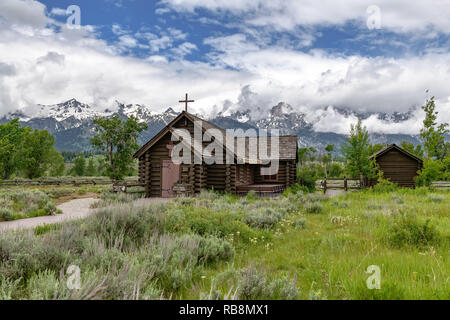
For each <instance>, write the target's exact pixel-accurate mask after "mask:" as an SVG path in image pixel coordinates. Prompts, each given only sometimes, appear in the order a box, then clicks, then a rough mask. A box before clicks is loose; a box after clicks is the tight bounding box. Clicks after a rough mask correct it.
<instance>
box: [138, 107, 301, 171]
mask: <svg viewBox="0 0 450 320" xmlns="http://www.w3.org/2000/svg"><path fill="white" fill-rule="evenodd" d="M183 116H186V118H188V119H189V120H191V121H192V122H194V124H195V122H196V121H201V123H202V130H203V131H206V130H208V129H217V130H219V131H220V132H221V133H222V134H223V137H224V140H226V130H224V129H222V128H220V127H218V126H216V125H215V124H213V123H211V122H209V121H206V120H203V119H201V118H199V117H197V116H195V115H193V114H191V113H189V112H186V111H183V112H182V113H180V114H179V115H178V116H177V117H176V118H175V119H174V120H172V121H171V122H170V123H169V124H168V125H167V126H166V127H165V128H164V129H162V130H161V131H160V132H159V133H158V134H156V135H155V136H154V137H153V138H152V139H151V140H150V141H148V142H147V143H146V144H144V145H143V146H142V148H140V149H139V150H138V151H137V152H136V153H135V154H134V157H135V158H138V157H140V156H141V155H142V154H143V153H144V152H146V151H147V150H148V149H150V148H151V146H152V145H154V144H155V143H156V142H157V141H158V140H159V139H161V138H162V137H163V136H164V135H165V134H166V133H167V132H171V131H172V130H173V128H172V126H173V125H174V124H175V123H176V122H178V121H179V120H180V119H181V118H182V117H183ZM259 139H260V137H258V136H255V137H234V152H233V154H234V156H235V157H236V158H238V157H239V158H241V155H240V154H239V155H237V152H236V150H237V146H238V145H239V143H242V140H245V155H244V156H243V157H242V159H241V160H243V162H244V163H249V162H251V160H257V162H261V160H267V159H259V158H258V157H257V154H255V152H254V151H255V150H254V148H250V143H256V145H259ZM278 139H279V140H278V141H279V157H278V159H279V160H295V159H296V158H297V136H294V135H288V136H279V137H278ZM267 145H268V147H267V149H268V150H267V155H269V156H270V155H271V153H270V151H271V137H270V136H269V137H267ZM224 146H226V141H224Z"/></svg>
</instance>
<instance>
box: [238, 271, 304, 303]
mask: <svg viewBox="0 0 450 320" xmlns="http://www.w3.org/2000/svg"><path fill="white" fill-rule="evenodd" d="M238 288H239V289H238V295H239V298H240V299H243V300H267V299H280V300H293V299H297V298H298V290H297V286H296V281H295V279H292V280H291V279H289V278H288V277H286V276H285V277H282V278H280V279H275V280H273V281H272V282H271V281H270V280H269V279H268V278H267V277H266V276H265V274H264V273H262V272H259V271H258V270H257V269H256V268H255V267H250V268H247V269H244V270H242V271H241V272H240V280H239V285H238Z"/></svg>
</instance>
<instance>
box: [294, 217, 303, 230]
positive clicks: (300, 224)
mask: <svg viewBox="0 0 450 320" xmlns="http://www.w3.org/2000/svg"><path fill="white" fill-rule="evenodd" d="M294 226H295V229H299V230H303V229H306V219H305V218H298V219H296V220H295V222H294Z"/></svg>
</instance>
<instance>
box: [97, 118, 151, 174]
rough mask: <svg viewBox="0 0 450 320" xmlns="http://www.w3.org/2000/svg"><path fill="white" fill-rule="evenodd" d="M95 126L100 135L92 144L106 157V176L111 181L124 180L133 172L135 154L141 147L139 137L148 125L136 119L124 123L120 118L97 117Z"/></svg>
mask: <svg viewBox="0 0 450 320" xmlns="http://www.w3.org/2000/svg"><path fill="white" fill-rule="evenodd" d="M94 124H95V129H96V131H97V132H98V133H97V135H95V136H94V137H93V138H92V139H91V144H92V145H93V146H95V147H96V148H98V149H99V150H100V151H101V152H102V153H103V154H104V155H105V174H106V175H107V176H109V177H110V178H111V179H116V180H120V179H123V177H124V176H125V175H126V174H127V173H128V172H130V171H131V170H132V165H133V161H134V160H133V153H134V152H135V151H136V150H137V149H138V147H139V146H138V144H137V137H138V135H139V133H140V132H142V131H144V130H145V129H147V125H146V124H145V123H139V122H138V121H137V119H136V118H135V117H130V118H129V119H127V120H126V121H122V120H121V119H120V118H119V117H118V116H113V117H111V118H101V117H97V118H96V119H95V120H94Z"/></svg>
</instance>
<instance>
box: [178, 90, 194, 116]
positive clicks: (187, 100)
mask: <svg viewBox="0 0 450 320" xmlns="http://www.w3.org/2000/svg"><path fill="white" fill-rule="evenodd" d="M194 101H195V100H189V99H188V94H187V93H186V99H185V100H180V101H179V102H180V103H182V102H184V103H185V104H186V105H185V111H186V112H187V108H188V103H189V102H194Z"/></svg>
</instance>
